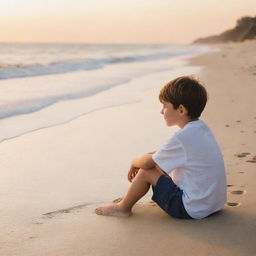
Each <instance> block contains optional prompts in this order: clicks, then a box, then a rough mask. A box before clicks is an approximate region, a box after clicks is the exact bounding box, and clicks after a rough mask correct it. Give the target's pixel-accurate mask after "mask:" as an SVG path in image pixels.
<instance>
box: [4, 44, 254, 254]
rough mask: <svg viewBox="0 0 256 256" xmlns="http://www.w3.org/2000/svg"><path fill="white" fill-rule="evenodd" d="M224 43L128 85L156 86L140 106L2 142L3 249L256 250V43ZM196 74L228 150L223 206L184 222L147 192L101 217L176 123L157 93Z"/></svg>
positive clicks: (35, 251)
mask: <svg viewBox="0 0 256 256" xmlns="http://www.w3.org/2000/svg"><path fill="white" fill-rule="evenodd" d="M219 48H220V50H219V51H217V52H212V53H207V54H204V55H201V56H198V57H194V58H192V59H189V60H188V64H189V65H191V66H192V67H191V66H185V67H183V68H180V69H179V71H177V72H172V71H161V72H158V73H154V74H152V75H147V76H145V77H141V78H138V79H136V80H134V81H132V82H130V83H131V84H130V85H129V88H132V86H140V85H141V84H142V85H143V83H147V84H148V85H149V86H147V88H144V89H143V86H142V88H141V95H139V96H138V97H139V98H140V100H138V101H137V102H131V103H127V104H126V105H122V106H115V107H110V108H106V109H102V110H98V111H94V112H92V113H90V114H87V115H84V116H83V115H82V116H81V117H79V118H76V119H74V120H72V121H70V122H67V123H65V124H62V125H58V126H54V127H49V128H46V129H41V130H37V131H35V132H31V133H28V134H24V135H22V136H19V137H16V138H13V139H10V140H6V141H3V142H2V143H0V154H1V159H2V161H1V163H0V169H1V174H2V177H1V180H0V200H1V203H0V212H1V215H2V216H1V222H0V230H1V233H0V255H3V256H30V255H31V256H32V255H33V256H46V255H47V256H82V255H83V256H84V255H86V256H110V255H111V256H120V255H121V256H126V255H127V256H128V255H133V256H137V255H140V256H141V255H148V256H151V255H160V256H161V255H177V256H183V255H197V256H205V255H208V256H211V255H214V256H215V255H223V256H231V255H232V256H252V255H254V254H255V252H256V245H255V236H256V214H255V211H256V201H255V196H254V195H255V193H256V189H255V180H256V148H255V141H256V112H255V92H256V88H255V82H256V65H255V63H256V56H255V51H256V41H255V40H254V41H246V42H244V43H236V44H234V43H230V44H225V45H219ZM200 67H202V68H200ZM191 72H192V73H194V74H196V76H197V77H199V79H200V80H201V81H202V82H203V84H205V87H206V89H207V90H208V93H209V96H210V97H209V102H208V105H207V107H206V109H205V111H204V113H203V115H202V119H203V120H205V121H206V122H207V123H208V124H209V126H210V127H211V129H212V131H213V132H214V134H215V135H216V138H217V140H218V142H219V144H220V146H221V148H222V152H223V154H224V160H225V165H226V171H227V180H228V204H227V205H226V206H225V209H224V210H223V211H222V212H220V213H218V214H216V215H214V216H211V217H209V218H206V219H203V220H178V219H174V218H171V217H169V216H167V215H166V214H165V213H164V212H163V211H162V210H161V209H160V208H159V207H158V206H155V205H154V204H152V203H151V202H150V196H151V194H149V195H147V196H146V197H145V198H144V199H143V200H141V201H140V202H139V203H138V204H137V205H136V206H135V207H134V210H133V215H132V216H131V217H129V218H116V217H102V216H97V215H96V214H94V209H95V207H97V206H98V205H101V204H106V203H109V202H111V201H112V200H113V199H115V198H117V197H120V196H122V195H123V194H124V193H125V192H126V190H127V187H128V185H129V183H128V181H127V178H126V174H127V170H128V167H129V164H130V161H131V160H132V159H133V158H134V157H136V156H138V155H141V154H143V153H146V152H149V151H153V150H157V149H158V148H159V147H160V146H161V145H162V144H163V143H164V142H165V140H166V139H167V138H168V137H169V136H170V135H171V134H172V133H173V132H174V131H175V130H176V129H177V128H168V127H166V126H165V123H164V121H163V120H162V117H161V115H160V108H161V105H160V103H159V102H158V91H159V89H160V88H161V86H162V85H163V84H164V83H165V82H167V81H169V80H170V79H172V78H174V77H176V76H178V75H185V74H191ZM126 86H127V85H126ZM118 90H120V91H121V90H122V88H121V87H118V88H112V89H110V90H108V91H105V92H102V94H99V95H95V96H94V97H96V98H95V100H99V101H100V100H101V98H103V97H105V96H106V94H110V95H112V94H113V95H118ZM122 92H123V91H122ZM125 92H126V93H129V90H128V89H127V90H125ZM150 193H151V192H150Z"/></svg>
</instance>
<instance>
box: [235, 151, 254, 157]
mask: <svg viewBox="0 0 256 256" xmlns="http://www.w3.org/2000/svg"><path fill="white" fill-rule="evenodd" d="M250 154H251V153H249V152H244V153H239V154H236V155H235V156H236V157H238V158H241V157H246V156H248V155H250Z"/></svg>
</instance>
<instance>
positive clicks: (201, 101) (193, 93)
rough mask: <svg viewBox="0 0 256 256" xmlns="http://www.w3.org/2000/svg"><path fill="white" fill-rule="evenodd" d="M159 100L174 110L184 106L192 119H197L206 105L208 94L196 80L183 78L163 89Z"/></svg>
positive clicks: (169, 83)
mask: <svg viewBox="0 0 256 256" xmlns="http://www.w3.org/2000/svg"><path fill="white" fill-rule="evenodd" d="M159 100H160V101H161V102H162V103H164V102H167V103H171V104H172V106H173V108H174V109H178V108H179V107H180V106H183V107H184V108H185V109H186V110H187V116H188V117H189V118H190V119H197V118H199V117H200V115H201V113H202V111H203V110H204V107H205V105H206V102H207V92H206V90H205V88H204V87H203V85H201V84H200V83H199V81H197V80H196V79H195V78H193V77H191V76H181V77H178V78H175V79H173V80H171V81H170V82H168V83H167V84H166V85H164V86H163V87H162V89H161V90H160V93H159Z"/></svg>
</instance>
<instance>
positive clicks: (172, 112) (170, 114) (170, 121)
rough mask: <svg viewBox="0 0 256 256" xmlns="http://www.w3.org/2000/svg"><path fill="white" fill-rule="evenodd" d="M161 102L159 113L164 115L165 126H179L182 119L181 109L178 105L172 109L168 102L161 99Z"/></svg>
mask: <svg viewBox="0 0 256 256" xmlns="http://www.w3.org/2000/svg"><path fill="white" fill-rule="evenodd" d="M162 104H163V108H162V110H161V114H162V115H163V116H164V120H165V122H166V124H167V126H174V125H178V126H180V123H181V122H182V119H183V118H182V117H183V110H182V109H181V108H180V107H178V108H177V109H174V108H173V105H172V104H171V103H170V102H166V101H163V102H162Z"/></svg>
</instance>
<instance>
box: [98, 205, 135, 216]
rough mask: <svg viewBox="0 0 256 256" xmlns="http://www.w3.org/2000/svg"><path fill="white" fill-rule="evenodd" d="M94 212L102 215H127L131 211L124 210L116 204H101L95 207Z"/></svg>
mask: <svg viewBox="0 0 256 256" xmlns="http://www.w3.org/2000/svg"><path fill="white" fill-rule="evenodd" d="M95 213H96V214H98V215H104V216H119V217H128V216H130V215H131V211H124V210H123V209H121V207H120V206H119V205H118V204H112V205H106V206H101V207H98V208H96V209H95Z"/></svg>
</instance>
